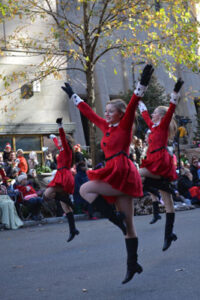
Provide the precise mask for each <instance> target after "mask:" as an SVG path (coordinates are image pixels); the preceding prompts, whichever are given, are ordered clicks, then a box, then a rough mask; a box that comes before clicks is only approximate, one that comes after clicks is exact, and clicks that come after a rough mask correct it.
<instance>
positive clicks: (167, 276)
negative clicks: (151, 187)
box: [0, 208, 200, 300]
mask: <svg viewBox="0 0 200 300" xmlns="http://www.w3.org/2000/svg"><path fill="white" fill-rule="evenodd" d="M150 220H151V216H136V217H135V223H136V227H137V231H138V236H139V251H138V255H139V260H138V261H139V263H140V264H141V265H142V266H143V269H144V271H143V273H141V274H139V275H138V274H136V275H135V277H134V278H133V280H132V281H130V282H129V283H127V284H125V285H122V284H121V281H122V280H123V279H124V276H125V272H126V251H125V243H124V238H123V235H122V234H121V232H120V231H119V230H118V229H117V228H116V227H115V226H114V225H112V224H111V223H109V222H108V221H107V220H105V219H101V220H96V221H78V222H77V227H78V228H79V230H80V235H79V236H77V237H76V238H75V239H74V240H73V241H72V242H70V243H67V242H66V236H67V233H68V230H67V229H66V227H67V223H61V224H50V225H42V226H41V225H40V226H36V227H29V228H24V229H19V230H16V231H14V230H12V231H1V232H0V299H1V300H19V299H20V300H32V299H34V300H38V299H39V300H40V299H41V300H43V299H48V300H56V299H59V300H79V299H81V300H85V299H87V300H88V299H89V300H90V299H91V300H94V299H97V300H112V299H113V300H129V299H134V300H176V299H178V300H180V299H181V300H185V299H189V300H199V299H200V287H199V286H200V209H199V208H197V209H194V210H190V211H182V212H177V214H176V224H175V232H176V234H177V235H178V240H177V241H176V242H173V243H172V246H171V247H170V248H169V249H168V250H167V251H166V252H162V250H161V249H162V244H163V232H164V223H165V216H164V214H162V220H161V221H159V222H157V223H156V224H153V225H149V221H150Z"/></svg>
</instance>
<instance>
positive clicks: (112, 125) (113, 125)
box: [108, 122, 119, 127]
mask: <svg viewBox="0 0 200 300" xmlns="http://www.w3.org/2000/svg"><path fill="white" fill-rule="evenodd" d="M118 125H119V122H118V123H115V124H109V125H108V127H117V126H118Z"/></svg>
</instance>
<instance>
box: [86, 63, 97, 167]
mask: <svg viewBox="0 0 200 300" xmlns="http://www.w3.org/2000/svg"><path fill="white" fill-rule="evenodd" d="M86 81H87V100H88V104H89V106H90V107H91V108H92V109H93V110H95V92H94V66H93V64H92V63H88V65H87V70H86ZM89 135H90V150H91V159H92V166H93V167H94V166H95V165H96V161H95V160H96V157H95V152H96V128H95V125H94V124H93V123H91V122H90V121H89Z"/></svg>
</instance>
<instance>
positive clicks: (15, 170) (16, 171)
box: [10, 168, 19, 180]
mask: <svg viewBox="0 0 200 300" xmlns="http://www.w3.org/2000/svg"><path fill="white" fill-rule="evenodd" d="M18 176H19V169H18V168H13V169H12V172H11V176H10V178H11V179H13V180H16V179H17V177H18Z"/></svg>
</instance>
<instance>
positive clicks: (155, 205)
mask: <svg viewBox="0 0 200 300" xmlns="http://www.w3.org/2000/svg"><path fill="white" fill-rule="evenodd" d="M152 206H153V219H152V220H151V222H150V223H149V224H154V223H156V222H157V221H158V220H160V219H161V216H160V215H159V202H158V201H156V202H152Z"/></svg>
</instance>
